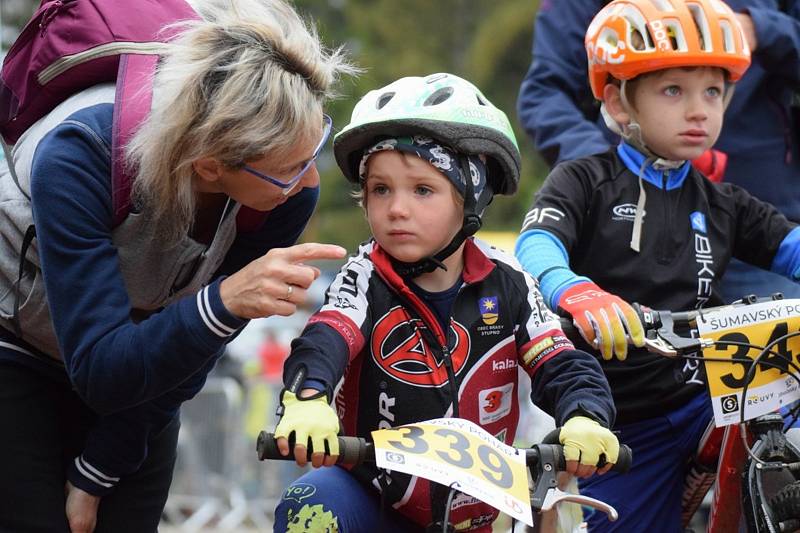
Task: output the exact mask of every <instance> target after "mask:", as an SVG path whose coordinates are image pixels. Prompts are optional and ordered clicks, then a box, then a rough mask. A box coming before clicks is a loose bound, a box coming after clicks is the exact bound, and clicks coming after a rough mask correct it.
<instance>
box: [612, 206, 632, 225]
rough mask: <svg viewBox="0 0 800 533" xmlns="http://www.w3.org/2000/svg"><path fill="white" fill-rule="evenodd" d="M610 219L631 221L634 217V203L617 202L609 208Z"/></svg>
mask: <svg viewBox="0 0 800 533" xmlns="http://www.w3.org/2000/svg"><path fill="white" fill-rule="evenodd" d="M611 213H612V215H613V216H612V217H611V220H628V221H631V222H632V221H633V219H634V218H636V204H619V205H615V206H614V207H612V208H611Z"/></svg>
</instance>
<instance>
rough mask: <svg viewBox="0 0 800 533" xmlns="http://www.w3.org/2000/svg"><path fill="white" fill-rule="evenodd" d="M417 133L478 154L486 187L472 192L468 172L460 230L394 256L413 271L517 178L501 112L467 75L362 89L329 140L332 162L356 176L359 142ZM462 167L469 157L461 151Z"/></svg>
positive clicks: (466, 232) (432, 264)
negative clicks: (416, 252)
mask: <svg viewBox="0 0 800 533" xmlns="http://www.w3.org/2000/svg"><path fill="white" fill-rule="evenodd" d="M414 135H425V136H428V137H431V138H433V139H435V140H436V141H438V142H439V143H442V144H444V145H447V146H449V147H451V148H453V149H454V150H455V151H457V152H458V153H460V154H462V155H483V156H485V157H486V187H485V188H484V191H483V192H481V194H480V199H479V200H476V199H475V196H474V194H473V193H472V192H473V191H472V184H471V181H472V180H470V179H466V180H465V181H466V183H465V185H466V189H465V190H464V219H463V222H462V227H461V230H460V231H459V232H458V233H457V234H456V235H455V236H454V237H453V240H452V241H451V242H450V244H448V245H447V246H446V247H445V248H444V249H442V250H440V251H439V252H437V253H436V254H433V255H432V256H430V257H426V258H423V259H421V260H420V261H417V262H415V263H402V264H401V263H398V264H396V265H395V267H396V268H397V270H398V272H400V274H401V275H404V276H406V275H407V276H410V277H412V278H413V277H416V276H417V275H420V274H422V273H425V272H432V271H433V270H435V269H436V268H444V264H443V261H444V260H445V259H446V258H447V257H449V256H450V255H452V254H453V253H454V252H455V251H456V250H457V249H458V247H459V246H461V244H462V243H463V242H464V240H465V239H466V238H467V237H469V236H470V235H473V234H475V232H477V231H478V230H479V229H480V227H481V217H480V213H482V212H483V209H484V208H485V207H486V205H488V203H489V202H490V201H491V199H492V196H493V194H514V193H515V192H516V191H517V187H518V184H519V170H520V153H519V147H518V146H517V140H516V137H515V136H514V132H513V130H512V129H511V124H510V123H509V121H508V117H507V116H506V114H505V113H503V112H502V111H501V110H500V109H498V108H497V107H495V106H494V105H493V104H492V103H491V102H490V101H489V100H488V99H487V98H486V97H485V96H483V94H482V93H481V92H480V90H478V88H477V87H475V86H474V85H473V84H471V83H470V82H468V81H466V80H464V79H462V78H459V77H458V76H454V75H452V74H447V73H438V74H431V75H429V76H425V77H424V78H423V77H417V76H413V77H407V78H401V79H399V80H397V81H395V82H392V83H390V84H389V85H387V86H385V87H382V88H380V89H376V90H373V91H370V92H368V93H367V94H366V95H365V96H364V97H363V98H361V100H359V102H358V103H357V104H356V106H355V107H354V108H353V114H352V117H351V119H350V124H348V125H347V126H345V127H344V129H343V130H342V131H341V132H339V133H338V134H337V135H336V137H334V140H333V151H334V154H335V155H336V162H337V163H338V165H339V168H341V170H342V172H343V173H344V175H345V177H346V178H347V179H348V180H350V181H351V182H353V183H358V182H359V180H360V178H359V172H358V167H359V163H360V162H361V158H362V155H363V153H364V150H366V149H368V148H370V147H371V146H373V145H374V144H375V143H376V142H377V141H379V140H381V139H384V138H388V137H406V136H414ZM462 159H463V161H461V162H460V163H461V165H462V174H463V175H464V176H469V175H470V171H469V162H468V161H467V158H466V157H464V158H462Z"/></svg>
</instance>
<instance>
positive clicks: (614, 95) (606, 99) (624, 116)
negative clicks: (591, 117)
mask: <svg viewBox="0 0 800 533" xmlns="http://www.w3.org/2000/svg"><path fill="white" fill-rule="evenodd" d="M603 105H605V108H606V111H608V114H609V115H610V116H611V118H613V119H614V120H615V121H616V122H617V123H618V124H621V125H622V126H627V125H628V124H630V123H631V115H630V113H628V112H627V111H626V110H625V106H624V105H623V103H622V92H621V91H620V88H619V87H618V86H617V85H614V84H613V83H608V84H606V86H605V88H604V89H603Z"/></svg>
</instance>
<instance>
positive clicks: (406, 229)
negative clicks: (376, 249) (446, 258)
mask: <svg viewBox="0 0 800 533" xmlns="http://www.w3.org/2000/svg"><path fill="white" fill-rule="evenodd" d="M455 195H456V193H455V187H454V186H453V185H452V184H451V183H450V180H448V179H447V178H446V177H445V176H444V175H443V174H442V173H441V172H439V171H438V170H436V168H435V167H434V166H433V165H431V164H430V163H428V162H427V161H424V160H422V159H420V158H419V157H416V156H414V155H411V154H405V153H402V152H397V151H394V150H392V151H383V152H378V153H376V154H374V155H372V156H370V158H369V161H368V164H367V180H366V183H365V186H364V201H365V202H364V205H365V207H366V211H367V221H368V222H369V227H370V229H371V230H372V236H373V237H375V240H376V241H377V242H378V244H380V245H381V247H382V248H383V249H384V250H386V252H387V253H388V254H389V255H391V256H392V257H394V258H395V259H397V260H399V261H404V262H407V263H411V262H414V261H419V260H420V259H422V258H423V257H427V256H430V255H432V254H435V253H436V252H438V251H439V250H441V249H442V248H444V247H445V246H447V244H448V243H449V242H450V240H451V239H452V238H453V235H455V234H456V232H457V231H458V230H459V228H461V224H462V218H463V211H464V209H463V206H462V205H460V203H459V202H457V201H456V199H455Z"/></svg>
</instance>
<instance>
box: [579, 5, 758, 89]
mask: <svg viewBox="0 0 800 533" xmlns="http://www.w3.org/2000/svg"><path fill="white" fill-rule="evenodd" d="M584 43H585V45H586V54H587V56H588V59H589V83H590V85H591V87H592V93H593V94H594V96H595V98H597V99H598V100H603V89H604V88H605V86H606V84H607V83H608V79H609V76H611V77H613V78H616V79H618V80H630V79H632V78H635V77H636V76H638V75H640V74H644V73H645V72H652V71H655V70H661V69H666V68H672V67H719V68H722V69H725V70H726V71H727V72H728V79H729V81H731V82H735V81H737V80H738V79H739V78H741V77H742V75H743V74H744V72H745V71H746V70H747V67H748V66H749V65H750V50H749V48H748V46H747V41H746V39H745V37H744V33H743V32H742V27H741V26H740V25H739V21H738V20H737V19H736V15H735V14H734V13H733V11H731V8H730V7H728V6H727V5H726V4H725V3H724V2H722V0H613V1H612V2H611V3H609V4H608V5H607V6H605V7H604V8H603V9H602V10H601V11H600V12H599V13H598V14H597V15H596V16H595V17H594V20H592V23H591V24H590V25H589V29H588V30H587V31H586V39H585V41H584Z"/></svg>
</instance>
